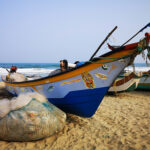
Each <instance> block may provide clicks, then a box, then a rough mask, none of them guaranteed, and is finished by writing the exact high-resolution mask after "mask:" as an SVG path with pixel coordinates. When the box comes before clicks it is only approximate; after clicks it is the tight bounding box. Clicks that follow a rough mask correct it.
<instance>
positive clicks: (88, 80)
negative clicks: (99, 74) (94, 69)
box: [81, 72, 96, 89]
mask: <svg viewBox="0 0 150 150" xmlns="http://www.w3.org/2000/svg"><path fill="white" fill-rule="evenodd" d="M81 77H82V79H83V82H84V84H85V86H86V87H87V88H90V89H93V88H94V87H96V86H95V84H94V80H93V77H92V75H91V74H90V73H88V72H84V73H82V74H81Z"/></svg>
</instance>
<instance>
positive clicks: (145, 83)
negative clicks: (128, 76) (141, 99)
mask: <svg viewBox="0 0 150 150" xmlns="http://www.w3.org/2000/svg"><path fill="white" fill-rule="evenodd" d="M137 90H148V91H149V90H150V70H149V71H147V72H143V75H142V77H141V79H140V82H139V84H138V87H137Z"/></svg>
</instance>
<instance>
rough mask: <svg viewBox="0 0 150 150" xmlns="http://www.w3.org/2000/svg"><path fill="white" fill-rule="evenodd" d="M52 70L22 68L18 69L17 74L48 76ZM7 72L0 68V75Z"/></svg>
mask: <svg viewBox="0 0 150 150" xmlns="http://www.w3.org/2000/svg"><path fill="white" fill-rule="evenodd" d="M53 70H54V69H45V68H24V69H18V70H17V72H18V73H22V74H25V75H46V74H47V75H48V74H49V73H50V72H51V71H53ZM7 74H8V72H7V70H6V69H4V68H0V75H7Z"/></svg>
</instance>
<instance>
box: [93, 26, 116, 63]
mask: <svg viewBox="0 0 150 150" xmlns="http://www.w3.org/2000/svg"><path fill="white" fill-rule="evenodd" d="M116 29H117V26H115V28H114V29H113V30H112V31H111V32H110V33H109V34H108V35H107V36H106V38H105V39H104V40H103V42H102V43H101V44H100V45H99V47H98V48H97V49H96V51H95V52H94V54H93V55H92V56H91V58H90V61H91V60H92V59H93V57H94V56H95V55H96V53H97V52H98V51H99V49H100V48H101V47H102V45H103V44H104V43H105V42H106V41H107V39H108V38H109V37H110V36H111V34H112V33H113V32H114V31H115V30H116Z"/></svg>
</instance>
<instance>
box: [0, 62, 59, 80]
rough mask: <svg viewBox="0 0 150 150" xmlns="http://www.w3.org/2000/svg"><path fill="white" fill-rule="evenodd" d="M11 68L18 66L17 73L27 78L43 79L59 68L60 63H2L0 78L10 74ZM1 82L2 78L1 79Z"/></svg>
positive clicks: (0, 65)
mask: <svg viewBox="0 0 150 150" xmlns="http://www.w3.org/2000/svg"><path fill="white" fill-rule="evenodd" d="M11 66H17V68H18V69H17V72H18V73H23V74H24V75H26V76H31V75H40V76H42V77H44V76H48V74H49V73H50V72H51V71H53V70H55V69H58V68H59V63H0V76H5V75H7V74H8V71H7V69H8V70H10V68H11ZM0 81H1V77H0Z"/></svg>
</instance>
